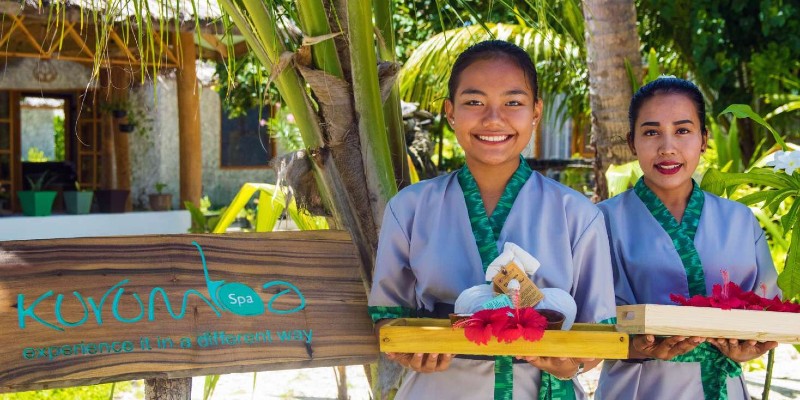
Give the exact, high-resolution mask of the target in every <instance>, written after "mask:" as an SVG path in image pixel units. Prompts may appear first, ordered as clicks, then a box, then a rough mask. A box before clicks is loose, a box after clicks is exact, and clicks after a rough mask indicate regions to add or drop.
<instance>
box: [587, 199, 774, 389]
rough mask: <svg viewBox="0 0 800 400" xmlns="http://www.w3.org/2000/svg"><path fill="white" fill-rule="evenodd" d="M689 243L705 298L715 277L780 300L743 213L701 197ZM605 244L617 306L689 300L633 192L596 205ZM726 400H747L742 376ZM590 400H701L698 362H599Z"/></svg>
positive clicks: (662, 238)
mask: <svg viewBox="0 0 800 400" xmlns="http://www.w3.org/2000/svg"><path fill="white" fill-rule="evenodd" d="M704 195H705V203H704V205H703V210H702V213H701V215H700V223H699V226H698V227H697V233H696V234H695V238H694V244H695V247H696V248H697V252H698V254H699V256H700V260H701V261H702V263H703V272H704V274H705V281H706V292H707V293H709V294H710V293H711V289H712V287H713V286H714V284H721V283H722V275H721V272H720V271H721V270H723V269H725V270H727V271H728V272H729V273H730V279H731V281H732V282H735V283H737V284H738V285H740V286H741V287H742V289H744V290H756V293H758V294H761V295H763V293H762V292H761V289H760V287H759V286H760V285H761V284H762V283H763V284H765V285H766V287H767V295H768V296H769V297H772V296H775V295H776V294H778V293H779V291H778V289H777V285H776V280H777V273H776V271H775V267H774V265H773V263H772V258H771V256H770V253H769V247H768V246H767V242H766V238H765V237H764V231H763V230H762V229H761V227H760V226H759V225H758V221H757V220H756V218H755V217H754V216H753V213H752V212H751V211H750V209H748V208H747V207H746V206H744V205H742V204H739V203H736V202H733V201H730V200H725V199H722V198H719V197H717V196H714V195H712V194H709V193H704ZM599 207H600V210H602V211H603V215H604V216H605V221H606V227H607V229H608V236H609V239H610V240H611V260H612V263H613V264H614V288H615V292H616V297H617V304H618V305H627V304H645V303H648V304H675V303H673V302H672V301H671V300H670V298H669V295H670V293H675V294H680V295H682V296H685V297H689V289H688V281H687V278H686V272H685V270H684V268H683V264H682V263H681V259H680V257H679V256H678V252H677V251H676V250H675V247H674V246H673V244H672V240H671V239H670V237H669V235H668V234H667V232H666V231H664V229H663V228H662V227H661V225H659V223H658V221H656V219H655V217H653V216H652V215H651V214H650V212H649V211H648V210H647V207H646V206H645V205H644V203H642V201H641V200H640V199H639V197H638V196H637V195H636V193H634V191H633V190H628V191H627V192H625V193H622V194H620V195H618V196H616V197H614V198H612V199H609V200H606V201H604V202H602V203H600V204H599ZM727 386H728V398H729V399H731V400H735V399H743V400H744V399H749V398H750V397H749V395H748V394H747V388H746V386H745V383H744V379H743V377H742V376H739V377H736V378H728V380H727ZM595 398H596V399H598V400H602V399H609V400H615V399H648V400H651V399H652V400H658V399H668V400H681V399H686V400H696V399H703V386H702V382H701V380H700V363H684V362H669V361H660V360H652V361H645V362H643V363H630V362H625V361H608V360H607V361H605V362H604V363H603V371H602V373H601V375H600V383H599V385H598V388H597V393H596V397H595Z"/></svg>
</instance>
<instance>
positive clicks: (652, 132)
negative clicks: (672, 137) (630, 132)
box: [642, 129, 658, 136]
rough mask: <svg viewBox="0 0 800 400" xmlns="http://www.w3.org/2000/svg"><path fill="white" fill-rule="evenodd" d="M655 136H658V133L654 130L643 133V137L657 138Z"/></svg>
mask: <svg viewBox="0 0 800 400" xmlns="http://www.w3.org/2000/svg"><path fill="white" fill-rule="evenodd" d="M655 135H658V131H656V130H652V129H651V130H649V131H644V133H642V136H655Z"/></svg>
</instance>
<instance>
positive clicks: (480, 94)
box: [445, 57, 542, 169]
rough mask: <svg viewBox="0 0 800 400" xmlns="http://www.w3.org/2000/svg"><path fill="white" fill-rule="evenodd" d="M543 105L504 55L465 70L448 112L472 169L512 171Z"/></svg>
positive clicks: (448, 101)
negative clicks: (505, 169) (489, 168)
mask: <svg viewBox="0 0 800 400" xmlns="http://www.w3.org/2000/svg"><path fill="white" fill-rule="evenodd" d="M541 111H542V102H541V101H539V102H534V93H533V89H532V88H531V87H530V86H529V83H528V79H527V78H526V77H525V74H524V72H523V71H522V69H520V68H519V67H518V66H517V65H516V64H514V62H513V61H511V60H509V59H508V58H506V57H500V58H495V59H489V60H479V61H476V62H474V63H472V64H471V65H470V66H468V67H467V68H465V69H464V70H463V71H462V72H461V76H460V77H459V83H458V87H457V88H456V91H455V93H454V95H453V101H452V102H451V101H450V100H449V99H448V100H447V101H446V102H445V114H446V116H447V120H448V121H449V122H450V126H452V127H453V129H454V130H455V133H456V137H457V138H458V143H459V144H460V145H461V147H462V148H463V149H464V153H465V155H466V160H467V164H468V165H469V167H470V169H475V168H486V167H496V166H509V167H512V166H513V167H514V168H516V166H517V165H518V163H519V154H520V153H521V152H522V150H523V149H524V148H525V146H526V145H527V144H528V142H529V141H530V139H531V136H532V134H533V130H534V128H535V125H536V124H537V123H538V121H539V117H540V115H541Z"/></svg>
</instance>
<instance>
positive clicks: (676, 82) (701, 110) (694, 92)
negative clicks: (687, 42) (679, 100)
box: [628, 76, 708, 143]
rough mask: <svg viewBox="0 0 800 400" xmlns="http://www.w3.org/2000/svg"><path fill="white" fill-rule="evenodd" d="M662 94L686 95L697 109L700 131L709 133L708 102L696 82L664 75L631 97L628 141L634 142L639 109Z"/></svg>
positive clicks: (705, 133) (704, 133)
mask: <svg viewBox="0 0 800 400" xmlns="http://www.w3.org/2000/svg"><path fill="white" fill-rule="evenodd" d="M660 94H680V95H684V96H686V97H687V98H688V99H689V100H691V102H692V103H694V108H695V109H696V110H697V119H699V120H700V132H701V133H702V134H703V135H707V134H708V131H707V130H706V103H705V101H703V94H702V93H700V89H698V88H697V86H695V84H694V83H692V82H689V81H687V80H685V79H680V78H676V77H674V76H662V77H660V78H658V79H656V80H654V81H652V82H650V83H648V84H646V85H644V86H642V87H641V88H639V90H637V91H636V93H634V95H633V98H632V99H631V105H630V108H628V123H629V124H630V131H629V132H628V142H629V143H633V137H634V135H633V132H634V130H635V126H634V125H635V124H636V118H638V117H639V110H640V109H641V108H642V106H643V105H644V103H645V102H646V101H647V100H650V99H652V98H653V97H656V96H657V95H660Z"/></svg>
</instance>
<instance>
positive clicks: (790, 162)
mask: <svg viewBox="0 0 800 400" xmlns="http://www.w3.org/2000/svg"><path fill="white" fill-rule="evenodd" d="M765 165H767V166H770V167H774V169H773V170H774V171H775V172H778V170H781V169H782V170H784V171H786V174H787V175H792V174H793V173H794V171H795V170H798V169H800V150H793V151H789V152H786V151H780V150H779V151H776V152H775V154H774V155H773V158H772V161H769V162H767V163H766V164H765Z"/></svg>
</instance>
